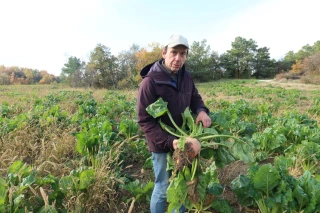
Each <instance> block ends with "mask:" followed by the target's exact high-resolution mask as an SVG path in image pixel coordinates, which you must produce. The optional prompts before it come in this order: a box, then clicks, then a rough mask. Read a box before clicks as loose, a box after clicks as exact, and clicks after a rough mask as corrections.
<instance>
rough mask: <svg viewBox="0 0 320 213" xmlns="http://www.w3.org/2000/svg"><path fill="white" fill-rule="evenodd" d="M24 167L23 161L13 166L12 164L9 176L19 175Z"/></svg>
mask: <svg viewBox="0 0 320 213" xmlns="http://www.w3.org/2000/svg"><path fill="white" fill-rule="evenodd" d="M23 165H24V163H23V162H22V161H21V160H19V161H15V162H13V164H11V166H10V167H9V170H8V174H17V173H19V171H20V169H21V168H22V167H23Z"/></svg>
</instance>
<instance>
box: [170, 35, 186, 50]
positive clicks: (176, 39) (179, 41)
mask: <svg viewBox="0 0 320 213" xmlns="http://www.w3.org/2000/svg"><path fill="white" fill-rule="evenodd" d="M178 45H183V46H185V47H186V48H189V44H188V40H187V39H186V38H185V37H183V36H182V35H178V34H173V35H172V36H171V37H170V38H169V41H168V44H167V46H168V47H175V46H178Z"/></svg>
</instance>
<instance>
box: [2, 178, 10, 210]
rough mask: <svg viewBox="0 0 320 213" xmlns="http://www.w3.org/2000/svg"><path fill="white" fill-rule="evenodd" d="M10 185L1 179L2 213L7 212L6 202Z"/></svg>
mask: <svg viewBox="0 0 320 213" xmlns="http://www.w3.org/2000/svg"><path fill="white" fill-rule="evenodd" d="M7 190H8V184H7V183H6V181H5V180H4V179H3V178H1V177H0V212H5V204H4V203H5V201H6V197H7Z"/></svg>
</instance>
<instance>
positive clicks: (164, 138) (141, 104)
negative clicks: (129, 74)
mask: <svg viewBox="0 0 320 213" xmlns="http://www.w3.org/2000/svg"><path fill="white" fill-rule="evenodd" d="M152 81H153V80H152V79H151V78H148V77H147V78H145V79H144V80H143V81H142V83H141V85H140V87H139V93H138V99H137V114H138V124H139V125H140V127H141V129H142V131H143V132H144V133H145V134H146V138H147V141H148V143H153V144H154V145H156V146H157V147H159V148H160V149H167V148H169V149H173V144H172V143H173V140H174V139H175V137H174V136H172V135H170V134H169V133H167V132H166V131H163V130H162V128H161V126H160V125H159V123H158V120H157V119H155V118H153V117H152V116H151V115H149V113H148V112H147V111H146V108H147V107H148V106H149V105H150V104H152V103H154V102H155V101H156V100H157V99H158V97H157V95H156V92H155V90H154V87H153V82H152Z"/></svg>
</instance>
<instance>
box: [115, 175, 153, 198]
mask: <svg viewBox="0 0 320 213" xmlns="http://www.w3.org/2000/svg"><path fill="white" fill-rule="evenodd" d="M153 186H154V183H153V182H152V181H149V182H148V183H146V184H143V183H140V181H139V180H135V181H132V182H129V183H126V184H124V185H121V188H123V189H125V190H127V191H128V192H130V193H131V194H132V196H133V197H134V199H135V201H137V202H140V201H145V200H148V201H150V199H151V193H152V190H153ZM129 200H130V199H129Z"/></svg>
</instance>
